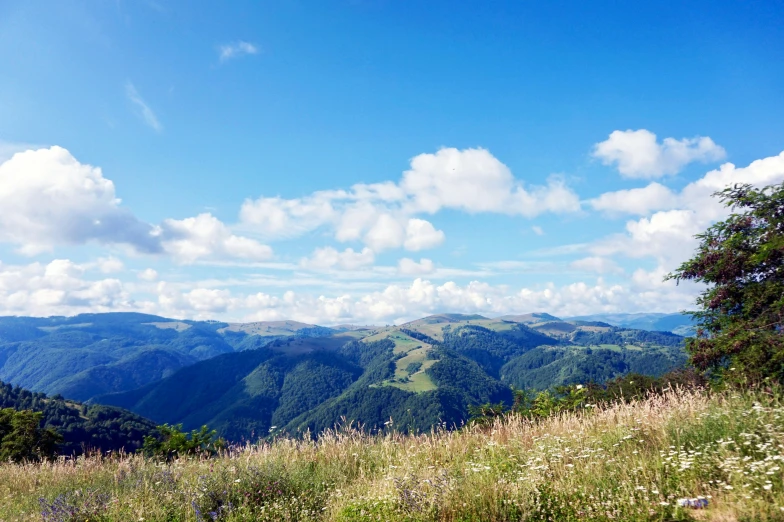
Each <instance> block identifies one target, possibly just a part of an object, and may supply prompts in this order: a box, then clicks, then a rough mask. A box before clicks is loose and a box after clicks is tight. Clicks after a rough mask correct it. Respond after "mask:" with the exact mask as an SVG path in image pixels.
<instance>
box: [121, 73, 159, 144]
mask: <svg viewBox="0 0 784 522" xmlns="http://www.w3.org/2000/svg"><path fill="white" fill-rule="evenodd" d="M125 95H126V96H127V97H128V99H129V100H130V101H131V103H133V105H134V106H135V107H136V111H137V112H138V114H139V117H141V119H142V120H144V123H146V124H147V126H149V127H150V128H152V129H153V130H155V131H156V132H161V131H162V130H163V125H161V122H160V121H159V120H158V117H157V116H156V115H155V113H154V112H153V110H152V109H151V108H150V106H149V105H147V102H145V101H144V99H143V98H142V97H141V95H140V94H139V92H138V91H137V90H136V87H134V85H133V84H132V83H131V82H128V83H127V84H125Z"/></svg>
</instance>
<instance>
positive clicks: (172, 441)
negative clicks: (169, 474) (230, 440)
mask: <svg viewBox="0 0 784 522" xmlns="http://www.w3.org/2000/svg"><path fill="white" fill-rule="evenodd" d="M156 431H157V433H156V434H155V435H148V436H146V437H144V445H143V446H142V447H141V449H139V451H140V452H141V453H143V454H144V455H145V456H147V457H154V458H158V459H160V458H163V459H166V460H171V459H173V458H176V457H181V456H185V455H215V454H217V453H218V452H219V451H220V450H221V449H223V448H225V447H226V442H225V441H224V440H223V439H220V438H218V434H217V432H216V431H215V430H212V431H210V429H209V428H207V426H206V425H205V426H202V427H201V429H200V430H193V431H191V432H190V433H184V432H183V431H182V424H177V425H175V426H170V425H168V424H163V425H161V426H158V427H157V428H156Z"/></svg>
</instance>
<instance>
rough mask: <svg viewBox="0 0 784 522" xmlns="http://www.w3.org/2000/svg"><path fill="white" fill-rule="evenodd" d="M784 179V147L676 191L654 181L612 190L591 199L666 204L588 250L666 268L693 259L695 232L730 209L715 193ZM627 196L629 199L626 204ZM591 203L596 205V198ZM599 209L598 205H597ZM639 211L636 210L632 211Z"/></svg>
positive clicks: (627, 207)
mask: <svg viewBox="0 0 784 522" xmlns="http://www.w3.org/2000/svg"><path fill="white" fill-rule="evenodd" d="M782 182H784V152H782V153H781V154H779V155H777V156H771V157H768V158H764V159H761V160H756V161H754V162H752V163H751V164H749V165H748V166H747V167H742V168H738V167H736V166H735V165H733V164H732V163H725V164H724V165H722V166H721V167H719V168H718V169H716V170H712V171H710V172H708V173H707V174H705V175H704V176H703V177H702V178H700V179H698V180H697V181H694V182H692V183H689V184H688V185H686V186H685V187H684V188H683V190H681V192H680V193H674V192H671V191H669V189H665V188H663V187H661V186H658V187H657V185H658V184H656V183H653V184H651V185H649V186H648V187H645V188H644V189H635V190H631V191H618V192H608V193H605V194H602V195H601V196H600V197H599V198H597V199H595V200H593V202H600V203H596V204H597V205H598V206H599V207H600V208H607V209H610V208H612V207H613V205H615V209H616V210H624V211H627V212H630V213H631V212H634V207H635V206H637V207H639V208H640V212H639V213H643V212H642V209H645V208H646V207H647V209H648V212H650V211H652V210H656V209H657V208H662V209H663V210H658V211H657V212H654V213H652V214H650V215H647V216H645V217H642V218H640V219H638V220H632V221H628V222H627V223H626V233H625V234H616V235H614V236H610V237H607V238H604V239H601V240H599V241H597V242H595V243H594V244H593V245H592V246H590V247H589V249H590V250H591V251H592V252H593V253H594V254H596V255H600V256H609V255H613V254H622V255H625V256H627V257H632V258H641V257H653V258H655V259H657V261H658V262H659V263H660V265H661V267H662V269H666V270H667V271H669V270H673V269H675V268H677V266H678V265H679V264H680V263H681V262H683V261H685V260H686V259H688V258H690V257H691V255H692V254H693V252H694V249H695V248H696V246H697V245H698V240H697V239H695V238H694V236H695V235H696V234H698V233H700V232H702V231H704V230H705V229H706V228H707V227H708V226H710V225H711V224H712V223H713V222H715V221H717V220H720V219H724V218H725V217H727V216H728V215H729V212H730V210H729V209H728V208H726V207H725V206H724V205H723V204H721V203H720V202H719V200H718V199H717V198H715V197H712V194H713V193H714V192H717V191H720V190H723V189H725V188H726V187H727V186H730V185H733V184H736V183H748V184H751V185H753V186H756V187H758V188H761V187H764V186H766V185H771V184H777V183H782ZM624 200H628V204H627V203H624ZM593 202H592V203H591V204H592V205H594V203H593ZM595 208H596V207H595ZM634 213H637V212H634Z"/></svg>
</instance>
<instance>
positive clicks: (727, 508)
mask: <svg viewBox="0 0 784 522" xmlns="http://www.w3.org/2000/svg"><path fill="white" fill-rule="evenodd" d="M782 467H784V405H782V403H781V402H780V400H779V399H778V398H777V397H776V396H775V395H772V394H768V393H764V392H761V391H755V392H745V393H736V392H726V393H719V394H713V395H709V394H707V393H704V392H694V391H669V392H667V393H666V394H664V395H663V396H653V397H651V398H649V399H647V400H645V401H641V402H634V403H629V404H617V405H613V406H608V407H605V408H598V407H594V408H587V409H586V410H585V411H582V412H580V413H576V414H563V415H560V416H557V417H553V418H550V419H546V420H544V421H540V422H536V423H532V422H530V421H528V420H526V419H523V418H520V417H516V416H509V417H506V418H504V419H500V420H497V421H495V423H494V424H493V425H491V426H487V427H480V426H471V427H467V428H463V429H461V430H456V431H446V430H438V431H435V432H433V433H430V434H426V435H418V436H407V435H402V434H399V433H390V434H387V435H376V436H371V435H367V434H365V433H363V432H362V431H360V430H356V429H353V428H352V427H345V428H344V429H340V430H337V431H333V432H328V433H325V434H324V435H323V436H322V437H321V438H319V439H318V441H317V442H312V441H310V440H305V441H303V440H292V439H285V438H281V439H278V440H276V441H274V442H272V443H265V444H260V445H253V446H246V447H243V448H236V449H234V450H232V451H229V452H227V453H225V454H224V455H222V456H221V457H218V458H213V459H208V458H202V459H199V458H189V459H185V458H183V459H180V460H175V461H173V462H169V463H166V462H155V461H152V460H145V459H143V458H141V457H139V456H136V455H125V456H110V457H105V456H104V457H101V456H90V457H84V458H79V459H77V460H69V461H65V460H61V461H59V462H54V463H46V464H28V465H11V464H3V465H0V520H3V521H27V520H43V521H47V522H54V521H57V522H64V521H77V520H78V521H87V520H89V521H94V522H98V521H150V522H151V521H179V520H183V521H212V520H222V521H240V520H275V521H278V520H303V521H305V520H328V521H353V520H356V521H375V520H379V521H385V520H392V521H397V520H400V521H431V520H432V521H439V520H444V521H477V522H478V521H501V520H504V521H507V520H508V521H512V520H541V521H545V520H547V521H561V520H565V521H569V520H630V521H642V520H645V521H651V520H662V521H664V520H716V521H725V522H729V521H757V520H784V484H782V477H783V475H782ZM683 498H688V499H698V498H700V499H705V500H707V501H708V506H707V508H705V509H692V508H688V507H680V506H679V502H678V501H679V499H683Z"/></svg>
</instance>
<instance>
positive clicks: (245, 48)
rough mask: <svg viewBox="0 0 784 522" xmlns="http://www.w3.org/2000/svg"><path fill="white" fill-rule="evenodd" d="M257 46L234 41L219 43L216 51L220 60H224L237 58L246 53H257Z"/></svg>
mask: <svg viewBox="0 0 784 522" xmlns="http://www.w3.org/2000/svg"><path fill="white" fill-rule="evenodd" d="M258 52H259V48H258V47H256V46H255V45H253V44H252V43H250V42H243V41H239V42H234V43H230V44H225V45H221V46H220V47H219V48H218V53H219V57H220V61H221V62H225V61H226V60H229V59H231V58H238V57H240V56H243V55H248V54H258Z"/></svg>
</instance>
